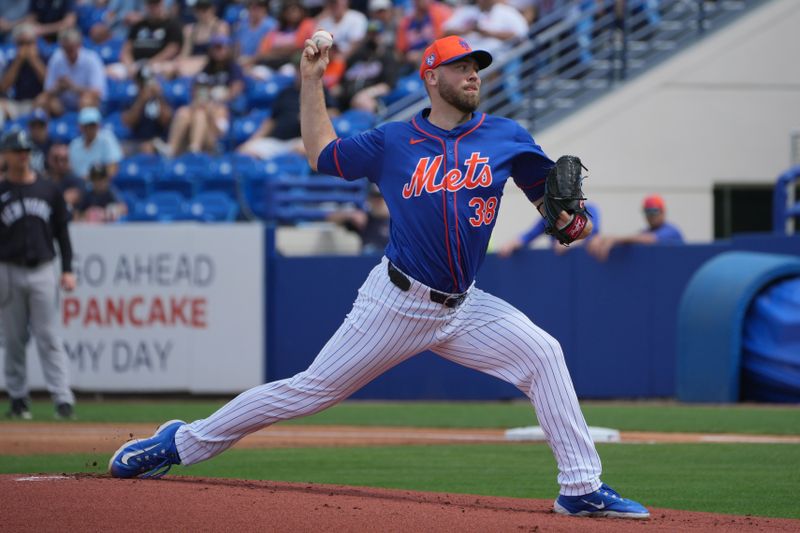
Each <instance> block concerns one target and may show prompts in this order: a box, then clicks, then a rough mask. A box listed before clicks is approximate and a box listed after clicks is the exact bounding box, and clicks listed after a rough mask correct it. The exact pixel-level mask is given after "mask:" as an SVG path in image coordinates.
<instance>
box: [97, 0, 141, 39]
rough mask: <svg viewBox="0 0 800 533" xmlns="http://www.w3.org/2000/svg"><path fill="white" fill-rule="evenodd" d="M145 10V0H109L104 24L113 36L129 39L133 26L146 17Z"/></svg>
mask: <svg viewBox="0 0 800 533" xmlns="http://www.w3.org/2000/svg"><path fill="white" fill-rule="evenodd" d="M101 1H102V0H101ZM144 11H145V0H108V7H107V9H106V14H105V17H104V21H103V24H104V25H106V26H107V27H108V31H109V32H110V34H111V37H113V38H115V39H127V38H128V34H129V33H130V30H131V28H132V27H133V26H134V25H135V24H137V23H138V22H140V21H141V20H142V19H143V18H144ZM93 29H94V28H93Z"/></svg>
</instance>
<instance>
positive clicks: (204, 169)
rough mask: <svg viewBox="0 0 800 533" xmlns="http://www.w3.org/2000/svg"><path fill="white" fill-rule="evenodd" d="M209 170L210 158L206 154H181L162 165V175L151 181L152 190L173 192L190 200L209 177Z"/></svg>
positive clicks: (210, 167)
mask: <svg viewBox="0 0 800 533" xmlns="http://www.w3.org/2000/svg"><path fill="white" fill-rule="evenodd" d="M211 169H212V158H211V156H209V155H208V154H192V153H187V154H183V155H181V156H178V157H176V158H175V159H172V160H170V161H168V162H167V163H165V164H164V171H163V173H162V174H161V175H159V176H157V177H156V178H155V179H154V180H153V190H154V191H175V192H178V193H180V194H181V195H183V197H184V198H190V197H191V196H193V195H194V194H195V192H196V191H197V189H198V187H199V184H200V183H201V182H203V181H204V180H206V179H208V177H209V176H210V175H211Z"/></svg>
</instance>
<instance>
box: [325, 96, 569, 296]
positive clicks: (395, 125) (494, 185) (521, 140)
mask: <svg viewBox="0 0 800 533" xmlns="http://www.w3.org/2000/svg"><path fill="white" fill-rule="evenodd" d="M429 112H430V110H429V109H426V110H424V111H422V112H421V113H419V114H418V115H416V116H415V117H414V118H413V119H411V121H409V122H390V123H387V124H383V125H381V126H379V127H378V128H376V129H373V130H370V131H368V132H365V133H362V134H360V135H356V136H353V137H349V138H346V139H336V140H335V141H333V142H331V143H330V144H329V145H328V146H326V147H325V149H324V150H323V151H322V153H321V154H320V156H319V160H318V163H317V167H318V169H319V171H320V172H324V173H327V174H333V175H336V176H341V177H343V178H345V179H348V180H354V179H358V178H362V177H365V176H366V177H367V178H368V179H369V180H370V181H372V182H374V183H375V184H377V185H378V187H379V188H380V190H381V193H382V194H383V197H384V199H385V200H386V204H387V206H388V207H389V213H390V215H391V228H390V238H389V245H388V246H387V248H386V256H387V257H388V258H389V260H391V261H392V262H393V263H394V264H395V265H396V266H397V267H398V268H399V269H400V270H402V271H403V272H405V273H406V274H408V275H409V276H411V277H413V278H414V279H416V280H418V281H420V282H422V283H424V284H426V285H428V286H430V287H433V288H435V289H437V290H440V291H443V292H448V293H460V292H464V291H465V290H467V289H468V288H469V287H470V285H471V284H472V282H473V280H474V279H475V275H476V273H477V271H478V268H479V267H480V266H481V263H483V259H484V257H485V256H486V248H487V246H488V244H489V238H490V236H491V233H492V229H493V228H494V225H495V221H496V219H497V211H498V209H499V207H500V199H501V198H502V196H503V188H504V187H505V185H506V181H508V179H509V178H512V177H513V179H514V182H515V183H516V185H517V186H518V187H520V188H521V189H522V190H523V191H524V192H525V194H526V195H527V196H528V198H529V199H530V200H531V201H535V200H538V199H539V198H541V196H542V195H543V194H544V180H545V176H546V175H547V172H548V171H549V170H550V168H552V167H553V165H554V163H553V161H551V160H550V159H549V158H548V157H547V156H546V155H545V154H544V152H543V151H542V149H541V148H540V147H539V146H538V145H537V144H536V143H535V142H534V140H533V138H532V137H531V135H530V134H529V133H528V132H527V131H525V130H524V129H523V128H522V127H521V126H520V125H519V124H517V123H516V122H514V121H512V120H509V119H505V118H499V117H493V116H490V115H487V114H485V113H475V114H474V116H473V118H472V119H471V120H470V121H468V122H466V123H464V124H461V125H459V126H457V127H455V128H453V129H452V130H449V131H447V130H443V129H441V128H438V127H437V126H434V125H433V124H431V123H430V122H429V121H428V119H427V116H428V113H429Z"/></svg>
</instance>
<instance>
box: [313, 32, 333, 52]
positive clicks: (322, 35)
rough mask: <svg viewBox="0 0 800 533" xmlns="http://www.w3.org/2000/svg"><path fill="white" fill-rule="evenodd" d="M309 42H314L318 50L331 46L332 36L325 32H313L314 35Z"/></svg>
mask: <svg viewBox="0 0 800 533" xmlns="http://www.w3.org/2000/svg"><path fill="white" fill-rule="evenodd" d="M311 40H312V41H314V44H316V45H317V48H319V49H320V50H322V49H323V48H330V47H331V46H333V35H331V34H330V32H327V31H325V30H317V31H315V32H314V35H312V36H311Z"/></svg>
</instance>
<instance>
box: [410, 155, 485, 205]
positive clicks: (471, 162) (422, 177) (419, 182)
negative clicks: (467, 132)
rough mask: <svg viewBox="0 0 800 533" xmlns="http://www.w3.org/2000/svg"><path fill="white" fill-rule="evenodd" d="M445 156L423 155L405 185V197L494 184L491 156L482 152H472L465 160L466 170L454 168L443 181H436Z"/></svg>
mask: <svg viewBox="0 0 800 533" xmlns="http://www.w3.org/2000/svg"><path fill="white" fill-rule="evenodd" d="M443 158H444V156H441V155H437V156H436V157H434V158H433V161H431V158H430V157H423V158H421V159H420V160H419V162H417V168H415V169H414V174H413V175H412V176H411V181H409V182H408V183H406V184H405V186H403V198H406V199H408V198H411V197H412V196H421V195H422V193H423V192H426V193H429V194H432V193H435V192H439V191H444V190H447V191H449V192H456V191H458V190H460V189H475V188H477V187H488V186H490V185H491V184H492V179H493V178H492V167H491V166H489V158H488V157H481V154H480V152H472V154H470V156H469V158H468V159H466V160H465V161H464V166H466V167H467V170H466V172H461V169H458V168H454V169H451V170H449V171H448V172H447V174H445V175H444V176H443V177H442V179H441V181H439V182H438V183H437V182H436V176H437V175H438V174H439V169H440V168H441V166H442V159H443Z"/></svg>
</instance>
